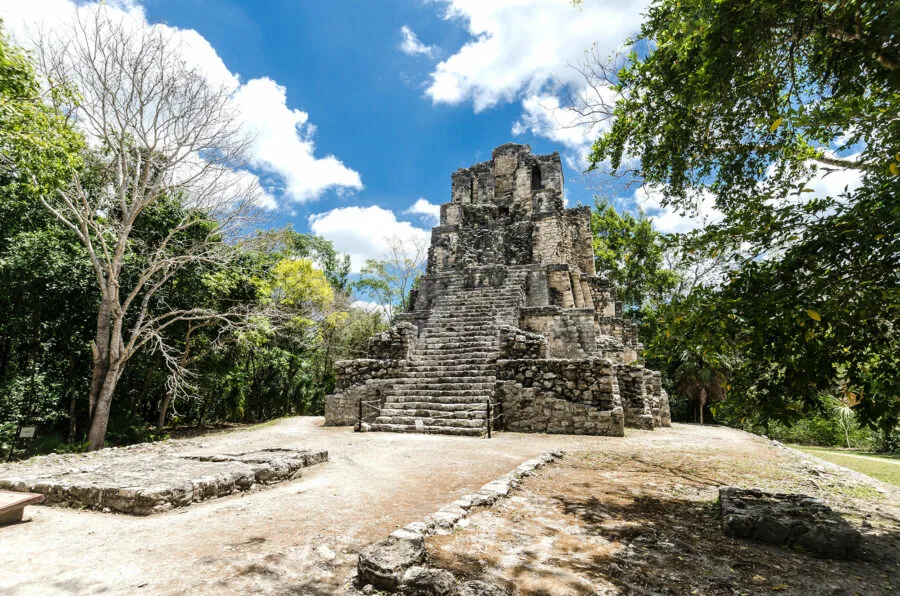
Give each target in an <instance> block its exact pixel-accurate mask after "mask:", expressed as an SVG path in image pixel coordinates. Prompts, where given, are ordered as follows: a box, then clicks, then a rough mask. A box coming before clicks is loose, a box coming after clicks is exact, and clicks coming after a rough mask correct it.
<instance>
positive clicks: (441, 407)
mask: <svg viewBox="0 0 900 596" xmlns="http://www.w3.org/2000/svg"><path fill="white" fill-rule="evenodd" d="M406 399H408V398H406ZM384 409H392V410H431V411H433V412H459V411H465V412H468V411H472V412H485V411H487V403H485V401H472V402H469V403H458V402H453V403H443V402H434V401H395V400H394V399H393V398H392V399H391V401H389V402H385V404H384ZM382 412H383V410H382Z"/></svg>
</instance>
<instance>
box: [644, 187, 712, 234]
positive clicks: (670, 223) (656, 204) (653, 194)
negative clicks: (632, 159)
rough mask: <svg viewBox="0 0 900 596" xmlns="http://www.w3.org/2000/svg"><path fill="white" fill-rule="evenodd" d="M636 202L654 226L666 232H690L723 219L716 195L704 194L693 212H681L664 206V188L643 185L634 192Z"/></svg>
mask: <svg viewBox="0 0 900 596" xmlns="http://www.w3.org/2000/svg"><path fill="white" fill-rule="evenodd" d="M632 198H633V201H634V203H635V204H636V205H637V207H638V208H640V209H641V210H642V211H643V212H644V213H646V214H647V217H649V218H650V220H651V221H652V222H653V227H654V228H656V229H657V230H658V231H660V232H663V233H666V234H678V233H684V232H690V231H691V230H696V229H697V228H700V227H703V226H704V225H705V224H707V223H716V222H719V221H722V218H723V215H722V212H721V211H719V210H718V209H716V207H715V197H714V196H713V195H711V194H704V195H703V197H702V199H701V200H700V202H699V204H698V205H697V206H696V209H695V210H694V212H693V213H679V212H678V211H677V210H675V209H674V208H672V207H671V206H666V207H663V206H662V199H663V193H662V189H660V188H656V187H652V186H647V185H644V186H641V187H640V188H638V189H637V190H636V191H635V192H634V196H633V197H632Z"/></svg>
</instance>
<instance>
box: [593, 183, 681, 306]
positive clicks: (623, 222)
mask: <svg viewBox="0 0 900 596" xmlns="http://www.w3.org/2000/svg"><path fill="white" fill-rule="evenodd" d="M591 232H592V234H593V246H594V264H595V266H596V268H597V274H598V275H601V276H603V277H605V278H606V279H609V280H610V281H611V282H613V283H614V284H615V286H616V295H617V297H618V299H619V300H621V301H622V303H623V304H624V307H625V312H626V314H628V315H629V316H631V317H633V318H637V317H638V314H639V311H640V310H641V308H642V307H643V306H645V305H649V303H651V302H652V303H659V302H662V301H664V300H666V299H667V298H668V297H669V295H670V294H671V292H672V290H673V289H674V288H675V287H676V284H677V283H678V277H679V276H678V274H677V273H676V272H675V271H673V270H671V269H667V268H666V267H665V265H664V259H663V254H664V252H665V250H666V240H665V237H664V236H663V234H660V233H659V232H657V231H656V230H654V229H653V224H652V222H651V221H650V220H649V219H648V218H647V216H646V215H644V214H643V213H640V212H639V213H638V214H637V215H633V214H631V213H628V212H622V213H619V212H618V211H617V210H616V208H615V207H613V206H612V205H611V204H609V203H607V202H604V201H602V200H600V199H597V201H596V205H595V208H594V211H593V212H592V213H591Z"/></svg>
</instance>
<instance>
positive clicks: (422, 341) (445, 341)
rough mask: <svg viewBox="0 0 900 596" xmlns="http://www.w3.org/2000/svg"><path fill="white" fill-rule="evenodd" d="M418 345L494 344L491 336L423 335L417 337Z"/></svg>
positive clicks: (477, 345) (487, 345)
mask: <svg viewBox="0 0 900 596" xmlns="http://www.w3.org/2000/svg"><path fill="white" fill-rule="evenodd" d="M418 345H420V346H446V345H450V346H456V347H459V348H461V347H469V346H474V347H484V348H488V347H491V346H492V345H494V338H493V337H486V338H484V339H479V338H466V337H455V338H451V337H425V338H421V337H420V338H419V343H418Z"/></svg>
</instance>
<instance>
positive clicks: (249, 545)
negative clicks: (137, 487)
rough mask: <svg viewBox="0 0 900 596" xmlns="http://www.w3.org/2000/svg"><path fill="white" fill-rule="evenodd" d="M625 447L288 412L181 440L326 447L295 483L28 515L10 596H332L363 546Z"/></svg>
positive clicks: (207, 446) (37, 510)
mask: <svg viewBox="0 0 900 596" xmlns="http://www.w3.org/2000/svg"><path fill="white" fill-rule="evenodd" d="M615 440H621V439H610V438H601V437H566V436H546V435H523V434H513V433H498V434H495V436H494V438H493V439H490V440H488V439H473V438H467V437H449V436H432V435H415V434H412V435H406V434H394V433H365V434H358V433H353V432H351V430H350V429H349V428H326V427H323V426H322V418H291V419H285V420H282V421H280V422H278V423H277V424H274V425H271V426H266V427H263V428H257V429H254V430H249V431H237V432H230V433H224V434H219V435H208V436H204V437H198V438H194V439H189V440H184V441H178V442H177V443H178V445H179V446H182V445H183V447H184V448H185V450H190V451H192V452H195V451H211V452H213V451H219V452H224V451H229V450H248V449H252V448H266V447H297V448H310V449H327V450H328V451H329V455H330V461H329V462H327V463H325V464H321V465H318V466H314V467H312V468H310V469H308V470H305V471H304V474H303V477H302V478H301V479H298V480H295V481H292V482H286V483H283V484H278V485H274V486H272V487H268V488H264V489H262V490H260V491H258V492H254V493H244V494H243V495H235V496H231V497H226V498H223V499H217V500H213V501H207V502H204V503H200V504H195V505H193V506H190V507H186V508H181V509H177V510H173V511H171V512H168V513H164V514H160V515H154V516H150V517H132V516H127V515H118V514H109V513H98V512H91V511H76V510H71V509H63V508H55V507H29V508H28V510H27V512H26V515H28V516H30V517H31V518H32V520H31V521H30V522H28V523H23V524H19V525H14V526H8V527H3V528H0V593H2V594H41V595H51V594H101V593H102V594H140V593H146V594H181V593H191V594H226V593H248V592H254V593H270V594H284V593H295V594H332V593H335V592H336V591H339V590H340V589H341V588H342V587H343V586H345V585H346V584H347V581H348V579H349V578H350V577H351V575H352V574H353V572H354V570H355V565H356V553H357V552H358V550H359V549H361V548H362V547H364V546H366V545H367V544H369V543H370V542H372V541H375V540H380V539H382V538H384V537H385V536H386V535H387V534H389V533H390V532H391V531H393V530H394V529H395V528H396V527H399V526H403V525H405V524H407V523H409V522H411V521H415V520H418V519H421V518H422V517H424V516H425V515H428V514H430V513H433V512H434V511H435V510H437V509H438V508H439V507H441V506H442V505H444V504H446V503H448V502H450V501H452V500H454V499H455V498H456V497H458V496H460V495H462V494H464V493H466V492H471V491H472V490H475V489H478V488H479V487H480V486H481V485H483V484H484V483H486V482H489V481H490V480H493V479H494V478H496V477H497V476H500V475H501V474H504V473H506V472H508V471H509V470H512V469H513V468H515V467H516V466H517V465H518V464H519V463H521V462H522V461H524V460H526V459H529V458H531V457H534V456H535V455H537V454H539V453H541V452H542V451H546V450H549V449H580V448H582V447H584V446H585V445H591V446H593V447H595V448H596V447H598V446H600V445H602V444H603V443H605V442H609V441H615ZM172 443H173V442H169V443H168V445H171V444H172Z"/></svg>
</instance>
